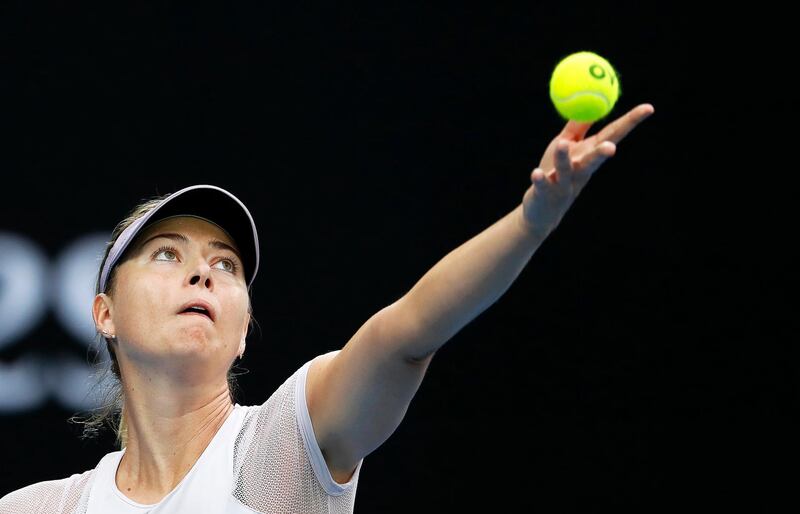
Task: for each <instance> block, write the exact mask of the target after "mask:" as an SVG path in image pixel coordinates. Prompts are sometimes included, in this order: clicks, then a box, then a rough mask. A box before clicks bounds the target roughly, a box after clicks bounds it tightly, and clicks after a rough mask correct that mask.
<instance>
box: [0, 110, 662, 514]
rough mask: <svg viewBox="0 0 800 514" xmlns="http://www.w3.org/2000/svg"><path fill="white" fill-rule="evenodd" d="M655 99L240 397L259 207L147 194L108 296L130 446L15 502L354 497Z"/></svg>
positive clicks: (117, 246) (106, 327)
mask: <svg viewBox="0 0 800 514" xmlns="http://www.w3.org/2000/svg"><path fill="white" fill-rule="evenodd" d="M653 112H654V108H653V106H652V105H650V104H641V105H639V106H637V107H635V108H634V109H632V110H631V111H629V112H628V113H626V114H625V115H623V116H621V117H620V118H618V119H616V120H614V121H613V122H611V123H610V124H608V125H606V126H605V127H604V128H603V129H602V130H601V131H599V133H597V134H596V135H593V136H591V137H586V134H587V132H588V130H589V128H590V127H591V125H592V124H591V123H578V122H574V121H570V122H568V123H567V124H566V126H565V128H564V129H563V130H562V131H561V133H560V134H558V135H557V136H556V137H555V138H554V139H553V140H552V142H551V143H550V144H549V145H548V147H547V149H546V150H545V152H544V155H543V157H542V159H541V161H540V163H539V165H538V166H537V167H536V169H534V170H533V172H532V173H531V176H530V178H531V182H532V184H531V186H530V187H529V188H528V189H527V190H526V191H525V193H524V195H523V197H522V202H521V203H520V204H519V205H518V206H517V207H516V208H515V209H514V210H513V211H511V212H510V213H508V214H507V215H505V216H504V217H503V218H502V219H500V220H499V221H497V222H496V223H494V224H493V225H492V226H490V227H489V228H487V229H486V230H484V231H483V232H481V233H480V234H478V235H477V236H475V237H473V238H472V239H470V240H469V241H467V242H466V243H464V244H463V245H462V246H460V247H459V248H457V249H455V250H454V251H452V252H451V253H449V254H448V255H447V256H445V257H444V258H443V259H442V260H441V261H439V262H438V263H437V264H436V265H435V266H434V267H433V268H432V269H431V270H430V271H428V272H427V273H426V274H425V275H424V276H423V277H422V278H421V279H420V280H419V282H417V283H416V284H415V285H414V287H413V288H412V289H411V290H410V291H409V292H408V293H406V294H405V295H404V296H403V297H402V298H400V299H399V300H397V301H396V302H394V303H392V304H391V305H388V306H387V307H384V308H383V309H381V310H380V311H379V312H377V313H376V314H374V315H373V316H372V317H370V319H368V320H367V321H366V322H365V323H364V324H363V325H362V326H361V327H360V328H359V330H358V331H357V332H356V333H355V335H353V337H352V339H350V340H349V341H348V342H347V343H346V344H345V345H344V346H343V347H342V348H341V349H338V350H334V351H331V352H328V353H324V354H320V355H317V356H316V357H315V358H313V359H311V360H309V361H307V362H305V363H303V364H302V365H301V366H300V367H299V368H298V369H297V370H296V371H295V372H294V373H292V374H291V376H289V377H288V378H287V379H286V380H285V381H284V382H283V383H282V384H281V385H280V386H279V387H278V388H277V390H276V391H275V392H274V393H273V394H272V395H271V396H270V397H269V398H268V399H267V400H266V401H265V402H264V403H263V404H260V405H251V406H243V405H239V404H238V403H235V402H234V401H233V395H232V390H231V378H232V376H231V369H232V367H233V365H234V364H235V363H236V360H237V359H238V358H241V357H242V355H243V354H244V352H245V342H246V338H247V335H248V329H249V328H250V326H251V324H252V316H251V312H252V311H251V298H250V292H251V286H252V284H253V281H254V279H255V277H256V272H257V271H258V265H259V243H258V235H257V232H256V226H255V223H254V221H253V218H252V217H251V215H250V212H249V211H248V209H247V208H246V207H245V206H244V204H242V203H241V202H240V201H239V200H238V199H237V198H236V197H235V196H234V195H232V194H231V193H230V192H228V191H225V190H223V189H221V188H218V187H215V186H211V185H195V186H190V187H187V188H185V189H182V190H180V191H177V192H175V193H172V194H170V195H166V196H164V197H159V198H156V199H153V200H150V201H148V202H145V203H143V204H142V205H139V206H136V207H135V208H134V209H133V210H132V211H131V213H130V215H129V216H128V217H126V218H125V219H124V220H122V221H121V222H120V223H119V224H118V225H117V226H116V228H115V229H114V230H113V231H112V234H111V239H110V241H109V242H108V245H107V248H106V250H105V254H104V257H103V260H102V262H101V264H100V268H99V270H98V277H97V284H96V293H97V294H96V296H95V298H94V302H93V306H92V307H93V308H92V316H93V319H94V322H95V326H96V328H97V331H98V334H102V337H103V338H104V341H105V344H106V348H107V350H108V354H109V356H110V370H111V371H112V372H113V376H114V377H115V379H116V380H117V381H118V383H119V386H120V394H119V397H118V398H117V400H118V401H117V403H115V404H113V405H111V407H117V409H115V410H113V414H114V415H113V416H111V421H112V422H113V425H112V426H113V427H114V429H115V432H116V434H117V437H118V441H119V446H120V449H119V450H118V451H113V452H110V453H108V454H106V455H105V456H104V457H102V458H101V460H100V461H99V462H98V464H97V466H96V467H95V468H93V469H91V470H88V471H84V472H83V473H76V474H73V475H72V476H70V477H68V478H63V479H59V480H49V481H44V482H38V483H35V484H32V485H29V486H27V487H24V488H22V489H19V490H17V491H14V492H12V493H10V494H7V495H6V496H5V497H3V498H2V499H0V513H2V514H11V513H13V514H33V513H38V514H78V513H80V514H86V513H88V514H133V513H145V512H149V513H214V514H221V513H225V514H234V513H237V514H239V513H241V514H244V513H251V512H261V513H265V514H279V513H287V514H289V513H291V514H298V513H302V514H316V513H331V514H333V513H336V514H339V513H341V514H344V513H351V512H353V507H354V501H355V493H356V486H357V483H358V477H359V473H360V470H361V466H362V464H363V461H364V458H365V457H366V456H367V455H369V454H370V453H371V452H372V451H374V450H375V449H376V448H378V447H379V446H380V445H381V444H382V443H383V442H384V441H386V439H387V438H388V437H389V436H390V435H391V434H392V433H393V432H394V431H395V429H396V428H397V427H398V425H399V424H400V422H401V421H402V419H403V417H404V415H405V413H406V410H407V409H408V407H409V404H410V402H411V400H412V398H413V397H414V394H415V393H416V391H417V390H418V388H419V386H420V383H421V381H422V379H423V377H424V376H425V372H426V370H427V368H428V365H429V364H430V362H431V359H432V358H433V356H434V354H435V353H436V351H437V350H438V349H439V348H440V347H441V346H442V345H444V344H445V343H446V342H447V341H448V340H449V339H450V338H452V337H453V335H454V334H456V333H457V332H458V331H459V330H460V329H461V328H462V327H464V326H465V325H466V324H467V323H469V322H470V321H471V320H472V319H474V318H475V317H476V316H478V315H479V314H480V313H481V312H483V311H484V310H485V309H486V308H487V307H489V306H490V305H491V304H492V303H494V302H495V301H496V300H497V299H498V298H499V297H500V296H501V295H502V294H503V293H504V292H505V291H506V290H507V289H508V287H509V286H510V285H511V283H512V282H513V281H514V280H515V278H516V277H517V276H518V275H519V273H520V272H521V271H522V269H523V268H524V266H525V264H526V263H527V262H528V261H529V259H530V258H531V256H532V255H533V254H534V252H535V251H536V249H537V248H538V247H539V246H540V245H541V244H542V242H543V241H544V240H545V238H546V237H547V236H548V234H550V233H551V232H552V231H553V230H554V229H555V228H556V226H557V225H558V224H559V222H560V220H561V219H562V217H563V216H564V214H565V213H566V212H567V210H568V209H569V207H570V205H571V204H572V203H573V201H574V200H575V198H576V197H577V195H578V194H579V193H580V191H581V190H582V189H583V187H584V186H585V185H586V184H587V182H588V181H589V179H590V177H591V176H592V174H593V173H594V172H595V171H596V170H597V169H598V168H599V167H600V166H601V164H602V163H603V162H605V161H606V160H607V159H608V158H609V157H611V156H612V155H614V153H615V151H616V145H617V144H618V143H619V142H620V141H621V140H622V139H623V138H624V137H625V136H626V135H627V134H628V133H629V132H630V131H631V130H633V129H634V128H635V127H636V126H637V125H638V124H639V123H641V122H642V121H643V120H644V119H646V118H647V117H648V116H650V115H651V114H652V113H653ZM95 421H98V420H95ZM87 428H91V427H90V426H89V425H87ZM95 428H96V427H95Z"/></svg>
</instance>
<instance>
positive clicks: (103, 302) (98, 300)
mask: <svg viewBox="0 0 800 514" xmlns="http://www.w3.org/2000/svg"><path fill="white" fill-rule="evenodd" d="M113 310H114V304H113V301H112V300H111V297H110V296H108V295H107V294H105V293H100V294H98V295H96V296H95V297H94V301H93V302H92V317H94V325H95V327H96V328H97V330H98V331H99V332H103V333H107V334H116V330H115V327H114V320H113V319H112V314H113Z"/></svg>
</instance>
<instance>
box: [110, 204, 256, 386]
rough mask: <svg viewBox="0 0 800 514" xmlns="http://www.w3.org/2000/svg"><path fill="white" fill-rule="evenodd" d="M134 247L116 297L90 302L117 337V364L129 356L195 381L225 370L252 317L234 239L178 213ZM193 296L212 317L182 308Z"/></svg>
mask: <svg viewBox="0 0 800 514" xmlns="http://www.w3.org/2000/svg"><path fill="white" fill-rule="evenodd" d="M165 234H172V235H171V236H166V237H165ZM176 234H177V235H176ZM180 236H184V237H180ZM133 245H134V246H133V247H132V248H131V249H130V254H129V256H128V257H127V260H125V262H123V263H122V264H120V265H119V266H118V267H117V270H116V285H115V288H114V293H113V294H114V296H113V297H109V296H107V295H102V294H100V295H97V297H96V298H95V304H94V315H95V321H96V323H97V325H98V327H99V328H100V329H101V330H105V331H106V332H109V333H111V334H114V335H115V336H116V337H117V340H118V343H116V346H115V350H116V354H117V357H118V359H119V360H120V366H121V367H123V369H124V368H125V366H126V364H127V362H126V361H132V362H136V363H137V364H139V365H143V366H148V367H152V368H153V369H157V368H160V369H162V370H163V371H166V372H169V373H184V374H185V373H189V374H191V375H192V376H193V377H194V378H198V379H208V378H210V377H213V376H215V375H216V376H218V375H219V374H222V375H225V374H226V373H227V370H228V369H229V368H230V365H231V364H232V362H233V360H234V359H235V358H236V356H237V355H238V354H239V353H240V352H241V351H243V350H244V340H245V336H246V334H247V326H248V323H249V321H250V320H249V313H248V294H247V285H246V283H245V277H244V271H243V269H242V261H241V259H240V258H239V253H238V249H237V248H236V245H235V243H234V242H233V240H231V238H230V237H228V235H227V234H226V233H225V232H224V231H223V230H221V229H220V228H219V227H218V226H216V225H214V224H213V223H209V222H207V221H204V220H202V219H199V218H194V217H188V216H187V217H183V216H182V217H175V218H169V219H166V220H162V221H160V222H157V223H155V224H153V225H152V226H150V227H148V228H147V229H146V230H144V231H143V232H142V233H141V234H139V235H138V236H137V238H136V240H135V241H134V242H133ZM223 245H227V246H229V247H232V248H233V249H234V250H233V251H232V250H230V249H228V248H225V247H224V246H223ZM196 300H202V301H204V302H206V303H207V304H208V305H209V306H210V308H211V310H212V316H213V319H210V318H209V317H207V316H203V315H199V314H184V313H181V311H182V310H183V307H184V306H185V305H186V304H187V303H190V302H193V301H196Z"/></svg>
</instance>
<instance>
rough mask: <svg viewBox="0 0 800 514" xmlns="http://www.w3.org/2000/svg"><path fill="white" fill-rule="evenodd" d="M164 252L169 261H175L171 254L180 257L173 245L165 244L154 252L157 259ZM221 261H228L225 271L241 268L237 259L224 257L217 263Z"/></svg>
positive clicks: (234, 270) (231, 271)
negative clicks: (237, 263)
mask: <svg viewBox="0 0 800 514" xmlns="http://www.w3.org/2000/svg"><path fill="white" fill-rule="evenodd" d="M162 253H163V254H164V255H166V256H167V259H166V260H167V261H169V262H172V261H173V259H172V258H170V257H169V256H170V255H171V256H172V257H174V258H175V259H177V258H178V253H177V250H176V249H175V248H173V247H171V246H164V247H161V248H159V249H158V250H156V251H155V252H154V253H153V258H154V259H156V258H157V257H158V256H159V255H161V254H162ZM157 260H164V259H157ZM219 263H227V264H228V265H227V266H223V267H222V269H223V270H224V271H227V272H229V273H236V271H237V270H238V269H239V268H238V266H237V265H236V261H234V260H233V259H222V260H221V261H219V262H218V263H217V264H219Z"/></svg>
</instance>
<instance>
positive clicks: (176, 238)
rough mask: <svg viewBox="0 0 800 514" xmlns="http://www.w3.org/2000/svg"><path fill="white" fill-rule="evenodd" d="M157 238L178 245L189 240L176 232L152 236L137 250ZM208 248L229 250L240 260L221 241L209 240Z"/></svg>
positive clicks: (229, 247) (230, 247) (235, 252)
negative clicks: (165, 239)
mask: <svg viewBox="0 0 800 514" xmlns="http://www.w3.org/2000/svg"><path fill="white" fill-rule="evenodd" d="M159 237H165V238H167V239H172V240H173V241H177V242H179V243H185V244H188V243H189V238H188V237H186V236H185V235H183V234H178V233H177V232H165V233H163V234H155V235H153V236H150V237H148V238H147V239H145V240H144V241H142V243H141V244H140V245H139V248H144V247H145V245H147V243H149V242H150V241H152V240H153V239H157V238H159ZM208 246H209V247H211V248H218V249H220V250H229V251H231V252H233V253H234V254H236V256H237V257H239V259H240V260H241V258H242V257H241V255H239V252H237V251H236V249H235V248H233V247H232V246H230V245H229V244H227V243H225V242H223V241H220V240H219V239H211V240H209V241H208Z"/></svg>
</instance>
